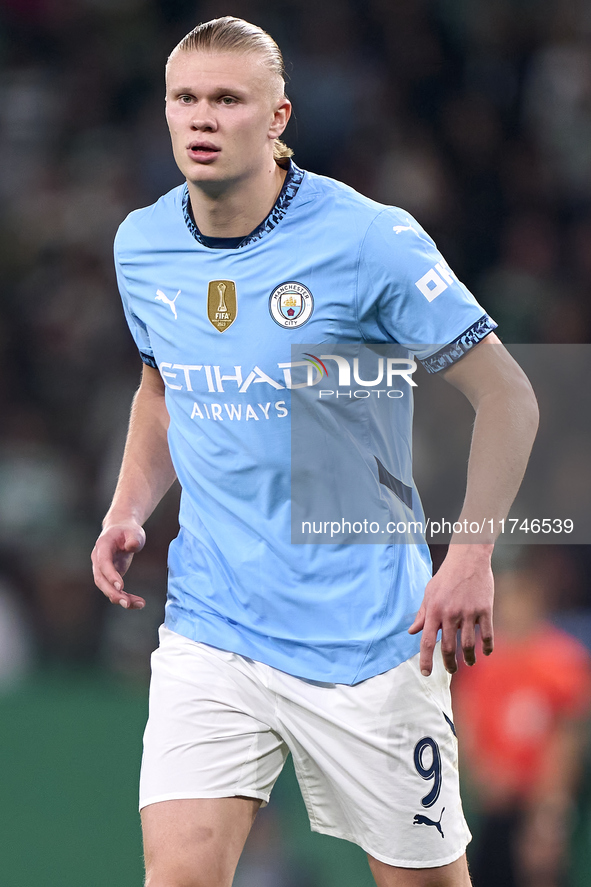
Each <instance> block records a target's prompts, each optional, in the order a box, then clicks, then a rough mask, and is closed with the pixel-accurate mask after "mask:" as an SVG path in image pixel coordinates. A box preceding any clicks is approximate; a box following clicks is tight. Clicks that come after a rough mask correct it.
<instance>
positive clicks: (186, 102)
mask: <svg viewBox="0 0 591 887" xmlns="http://www.w3.org/2000/svg"><path fill="white" fill-rule="evenodd" d="M179 101H181V102H182V103H183V105H189V104H191V102H192V101H193V98H192V96H190V95H181V96H179Z"/></svg>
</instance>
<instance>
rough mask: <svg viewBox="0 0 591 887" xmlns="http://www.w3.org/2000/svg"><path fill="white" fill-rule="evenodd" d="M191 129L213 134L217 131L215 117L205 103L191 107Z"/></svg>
mask: <svg viewBox="0 0 591 887" xmlns="http://www.w3.org/2000/svg"><path fill="white" fill-rule="evenodd" d="M191 129H194V130H199V131H204V132H213V131H214V130H216V129H217V123H216V119H215V115H214V113H213V111H212V109H211V106H210V105H209V104H208V103H207V102H198V103H197V104H196V105H194V107H193V115H192V118H191Z"/></svg>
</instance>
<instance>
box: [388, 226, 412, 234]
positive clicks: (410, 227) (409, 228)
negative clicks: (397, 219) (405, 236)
mask: <svg viewBox="0 0 591 887" xmlns="http://www.w3.org/2000/svg"><path fill="white" fill-rule="evenodd" d="M414 230H415V229H414V228H413V226H412V225H394V227H393V228H392V231H396V233H397V234H400V232H401V231H414Z"/></svg>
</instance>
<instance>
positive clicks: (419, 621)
mask: <svg viewBox="0 0 591 887" xmlns="http://www.w3.org/2000/svg"><path fill="white" fill-rule="evenodd" d="M424 624H425V605H424V604H421V607H420V609H419V612H418V613H417V615H416V616H415V621H414V622H413V624H412V625H411V626H410V628H409V629H408V633H409V634H418V633H419V631H422V629H423V626H424Z"/></svg>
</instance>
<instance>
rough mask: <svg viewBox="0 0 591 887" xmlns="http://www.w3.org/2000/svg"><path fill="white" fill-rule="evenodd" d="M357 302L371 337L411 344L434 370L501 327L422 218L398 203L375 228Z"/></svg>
mask: <svg viewBox="0 0 591 887" xmlns="http://www.w3.org/2000/svg"><path fill="white" fill-rule="evenodd" d="M357 310H358V318H359V324H360V327H361V331H362V333H363V335H364V338H366V339H368V340H370V341H393V342H398V343H399V344H401V345H406V346H408V347H409V349H410V350H411V351H412V352H413V353H414V354H416V355H417V357H418V358H419V359H420V360H421V361H422V363H423V364H424V366H425V368H426V369H427V371H428V372H431V373H436V372H439V371H440V370H443V369H445V368H446V367H448V366H451V365H452V364H453V363H455V361H457V360H459V358H461V357H462V356H463V355H464V354H465V353H466V352H467V351H469V350H470V348H472V347H473V346H474V345H476V344H478V342H480V341H481V340H482V339H484V337H485V336H487V335H488V334H489V333H490V332H492V330H493V329H495V328H496V323H495V322H494V320H492V318H490V317H489V315H488V314H487V313H486V311H485V310H484V309H483V308H482V306H481V305H479V304H478V302H477V301H476V299H475V298H474V296H473V295H472V293H470V292H469V290H468V289H467V288H466V287H465V286H464V284H463V283H461V282H460V281H459V280H458V278H457V277H456V275H455V274H454V272H453V271H452V270H451V268H450V267H449V265H448V264H447V262H446V261H445V259H444V258H443V256H442V255H441V253H440V252H439V250H438V249H437V247H436V246H435V243H434V242H433V240H432V239H431V238H430V237H429V235H428V234H426V232H425V231H424V230H423V229H422V228H421V226H420V225H419V223H418V222H417V221H416V220H415V219H413V218H412V216H409V215H407V214H406V213H404V212H403V211H402V210H399V209H396V208H394V207H391V208H388V209H386V210H384V211H383V212H382V213H380V214H379V215H378V216H377V217H376V218H375V219H374V220H373V222H372V224H371V225H370V227H369V229H368V230H367V233H366V236H365V239H364V242H363V245H362V248H361V252H360V257H359V266H358V280H357Z"/></svg>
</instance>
